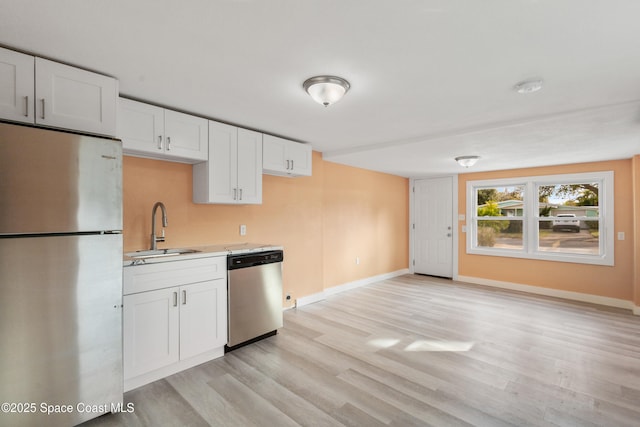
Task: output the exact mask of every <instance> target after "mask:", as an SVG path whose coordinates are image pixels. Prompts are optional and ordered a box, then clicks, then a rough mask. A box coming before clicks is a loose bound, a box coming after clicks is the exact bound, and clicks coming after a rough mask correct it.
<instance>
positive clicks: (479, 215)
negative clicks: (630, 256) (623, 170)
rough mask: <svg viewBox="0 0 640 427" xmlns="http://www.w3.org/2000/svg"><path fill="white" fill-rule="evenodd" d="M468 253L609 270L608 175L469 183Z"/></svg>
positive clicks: (610, 210) (610, 211)
mask: <svg viewBox="0 0 640 427" xmlns="http://www.w3.org/2000/svg"><path fill="white" fill-rule="evenodd" d="M467 218H468V219H469V222H468V227H467V228H468V229H467V253H472V254H482V255H496V256H507V257H518V258H532V259H544V260H554V261H563V262H577V263H586V264H601V265H613V172H594V173H584V174H572V175H553V176H538V177H524V178H515V179H501V180H487V181H470V182H468V183H467Z"/></svg>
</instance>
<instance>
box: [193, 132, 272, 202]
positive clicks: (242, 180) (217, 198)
mask: <svg viewBox="0 0 640 427" xmlns="http://www.w3.org/2000/svg"><path fill="white" fill-rule="evenodd" d="M193 201H194V202H195V203H227V204H260V203H262V134H261V133H259V132H254V131H250V130H247V129H240V128H237V127H235V126H231V125H226V124H223V123H218V122H214V121H209V160H208V161H207V162H205V163H200V164H197V165H194V166H193Z"/></svg>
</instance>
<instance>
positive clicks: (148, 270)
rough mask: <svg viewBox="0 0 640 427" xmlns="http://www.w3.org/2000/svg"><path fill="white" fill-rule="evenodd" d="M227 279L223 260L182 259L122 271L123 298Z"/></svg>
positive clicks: (225, 259) (218, 258)
mask: <svg viewBox="0 0 640 427" xmlns="http://www.w3.org/2000/svg"><path fill="white" fill-rule="evenodd" d="M226 277H227V257H225V256H218V257H211V258H197V259H186V260H179V261H167V262H161V263H157V264H146V265H134V266H130V267H125V268H124V289H123V294H124V295H129V294H135V293H138V292H145V291H151V290H155V289H163V288H168V287H172V286H180V285H186V284H189V283H197V282H203V281H206V280H215V279H225V278H226Z"/></svg>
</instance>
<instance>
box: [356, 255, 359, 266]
mask: <svg viewBox="0 0 640 427" xmlns="http://www.w3.org/2000/svg"><path fill="white" fill-rule="evenodd" d="M356 265H360V257H359V256H357V257H356Z"/></svg>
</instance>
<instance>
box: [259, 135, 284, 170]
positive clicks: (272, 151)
mask: <svg viewBox="0 0 640 427" xmlns="http://www.w3.org/2000/svg"><path fill="white" fill-rule="evenodd" d="M288 142H289V141H287V140H285V139H282V138H278V137H277V136H273V135H264V136H263V157H262V167H263V169H264V170H265V172H275V173H279V174H286V173H287V172H288V170H287V143H288Z"/></svg>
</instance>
